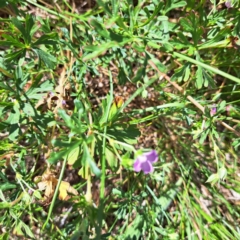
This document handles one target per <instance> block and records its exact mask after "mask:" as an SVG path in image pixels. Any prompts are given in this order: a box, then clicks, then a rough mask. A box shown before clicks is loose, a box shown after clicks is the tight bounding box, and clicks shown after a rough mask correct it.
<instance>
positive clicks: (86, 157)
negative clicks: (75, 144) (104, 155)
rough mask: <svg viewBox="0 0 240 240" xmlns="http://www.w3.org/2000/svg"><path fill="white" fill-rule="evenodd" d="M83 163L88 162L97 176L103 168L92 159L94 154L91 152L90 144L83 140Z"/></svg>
mask: <svg viewBox="0 0 240 240" xmlns="http://www.w3.org/2000/svg"><path fill="white" fill-rule="evenodd" d="M82 163H83V165H85V163H88V164H89V166H90V169H91V171H92V173H94V174H95V175H96V176H97V177H99V176H100V175H101V170H100V169H99V168H98V167H97V165H96V163H95V162H94V160H93V159H92V156H91V154H90V152H89V149H88V146H87V143H86V142H83V156H82Z"/></svg>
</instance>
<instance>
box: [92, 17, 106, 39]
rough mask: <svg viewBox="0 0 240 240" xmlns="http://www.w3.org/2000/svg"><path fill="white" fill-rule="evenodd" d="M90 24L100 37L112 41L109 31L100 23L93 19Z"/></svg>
mask: <svg viewBox="0 0 240 240" xmlns="http://www.w3.org/2000/svg"><path fill="white" fill-rule="evenodd" d="M90 24H91V25H92V26H93V27H94V28H95V30H96V31H97V32H98V34H99V35H101V36H102V37H104V38H107V39H110V35H109V32H108V30H107V29H106V28H105V27H104V26H103V25H102V24H100V23H99V22H98V21H96V20H95V19H92V20H91V22H90Z"/></svg>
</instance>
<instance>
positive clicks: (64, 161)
mask: <svg viewBox="0 0 240 240" xmlns="http://www.w3.org/2000/svg"><path fill="white" fill-rule="evenodd" d="M70 142H71V138H70V139H69V143H70ZM67 159H68V155H67V156H66V157H65V158H64V160H63V165H62V169H61V172H60V175H59V178H58V183H57V186H56V189H55V192H54V195H53V199H52V202H51V205H50V207H49V211H48V216H47V220H46V222H45V223H44V225H43V229H44V228H45V227H46V225H47V224H48V222H49V220H50V217H51V214H52V211H53V207H54V204H55V202H56V199H57V195H58V190H59V187H60V184H61V181H62V179H63V174H64V171H65V168H66V165H67Z"/></svg>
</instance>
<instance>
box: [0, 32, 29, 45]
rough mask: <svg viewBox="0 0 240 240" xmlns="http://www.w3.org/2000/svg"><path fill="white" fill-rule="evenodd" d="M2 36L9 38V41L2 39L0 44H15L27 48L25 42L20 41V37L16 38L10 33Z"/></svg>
mask: <svg viewBox="0 0 240 240" xmlns="http://www.w3.org/2000/svg"><path fill="white" fill-rule="evenodd" d="M2 37H4V38H5V39H7V41H6V40H4V41H0V44H1V45H2V46H9V47H11V46H15V47H18V48H25V45H24V44H23V43H21V42H20V41H19V39H16V38H14V37H12V36H10V35H7V34H2Z"/></svg>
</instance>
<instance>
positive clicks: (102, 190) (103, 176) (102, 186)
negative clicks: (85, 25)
mask: <svg viewBox="0 0 240 240" xmlns="http://www.w3.org/2000/svg"><path fill="white" fill-rule="evenodd" d="M109 76H110V100H109V102H108V106H107V112H106V115H107V118H106V121H107V119H108V116H109V112H110V109H111V105H112V102H113V81H112V74H111V72H110V71H109ZM106 138H107V124H106V125H105V127H104V131H103V142H102V157H101V168H102V174H101V183H100V205H99V211H98V222H99V225H98V227H97V231H96V232H97V238H96V239H99V240H100V239H101V229H102V222H103V210H104V197H105V196H104V193H105V179H106V173H105V172H106V156H105V149H106Z"/></svg>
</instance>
